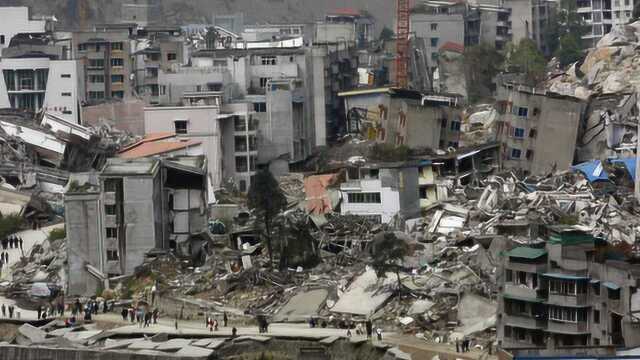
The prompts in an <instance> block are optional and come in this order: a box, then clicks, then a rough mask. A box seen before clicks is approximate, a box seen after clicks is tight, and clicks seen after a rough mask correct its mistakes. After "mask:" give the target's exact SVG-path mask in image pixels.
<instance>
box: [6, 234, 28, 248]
mask: <svg viewBox="0 0 640 360" xmlns="http://www.w3.org/2000/svg"><path fill="white" fill-rule="evenodd" d="M22 244H23V241H22V238H21V237H19V236H18V235H9V236H8V237H6V238H4V239H2V250H7V248H8V249H20V250H22Z"/></svg>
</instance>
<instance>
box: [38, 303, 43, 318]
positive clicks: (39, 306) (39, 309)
mask: <svg viewBox="0 0 640 360" xmlns="http://www.w3.org/2000/svg"><path fill="white" fill-rule="evenodd" d="M41 316H42V306H41V305H38V320H40V317H41Z"/></svg>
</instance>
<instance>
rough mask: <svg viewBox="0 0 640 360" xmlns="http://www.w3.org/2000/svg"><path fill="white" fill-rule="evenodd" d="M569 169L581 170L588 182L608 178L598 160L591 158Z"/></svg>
mask: <svg viewBox="0 0 640 360" xmlns="http://www.w3.org/2000/svg"><path fill="white" fill-rule="evenodd" d="M634 169H635V167H634ZM571 170H573V171H579V172H581V173H582V174H584V176H585V177H586V178H587V180H588V181H589V182H594V181H607V180H609V175H608V174H607V171H606V170H605V169H604V168H603V167H602V162H601V161H600V160H592V161H587V162H583V163H580V164H578V165H574V166H572V167H571Z"/></svg>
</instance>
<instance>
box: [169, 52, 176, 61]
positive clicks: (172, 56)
mask: <svg viewBox="0 0 640 360" xmlns="http://www.w3.org/2000/svg"><path fill="white" fill-rule="evenodd" d="M177 59H178V54H176V53H173V52H170V53H167V61H176V60H177Z"/></svg>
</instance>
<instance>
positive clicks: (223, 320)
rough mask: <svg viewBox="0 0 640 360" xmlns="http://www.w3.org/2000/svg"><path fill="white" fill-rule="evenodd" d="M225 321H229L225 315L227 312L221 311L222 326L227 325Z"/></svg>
mask: <svg viewBox="0 0 640 360" xmlns="http://www.w3.org/2000/svg"><path fill="white" fill-rule="evenodd" d="M227 322H229V318H228V317H227V312H226V311H225V312H223V313H222V326H224V327H227Z"/></svg>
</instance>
